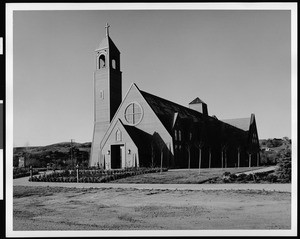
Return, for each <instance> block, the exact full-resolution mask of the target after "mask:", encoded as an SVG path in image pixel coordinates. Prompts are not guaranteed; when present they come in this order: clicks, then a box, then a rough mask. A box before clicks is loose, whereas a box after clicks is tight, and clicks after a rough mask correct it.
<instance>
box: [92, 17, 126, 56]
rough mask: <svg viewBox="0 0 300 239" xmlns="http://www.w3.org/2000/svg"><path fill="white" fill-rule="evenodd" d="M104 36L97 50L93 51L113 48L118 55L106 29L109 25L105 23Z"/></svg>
mask: <svg viewBox="0 0 300 239" xmlns="http://www.w3.org/2000/svg"><path fill="white" fill-rule="evenodd" d="M105 28H106V36H105V38H103V40H102V41H101V42H100V44H99V46H98V47H97V49H96V50H95V51H98V50H102V49H106V48H114V49H116V50H117V51H118V52H119V53H120V51H119V50H118V48H117V47H116V45H115V43H114V42H113V41H112V39H111V38H110V37H109V32H108V28H109V25H108V24H107V23H106V26H105Z"/></svg>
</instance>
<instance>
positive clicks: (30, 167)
mask: <svg viewBox="0 0 300 239" xmlns="http://www.w3.org/2000/svg"><path fill="white" fill-rule="evenodd" d="M30 179H31V181H32V166H30Z"/></svg>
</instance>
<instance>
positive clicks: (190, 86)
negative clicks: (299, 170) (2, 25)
mask: <svg viewBox="0 0 300 239" xmlns="http://www.w3.org/2000/svg"><path fill="white" fill-rule="evenodd" d="M106 22H108V23H109V25H110V29H109V34H110V37H111V39H112V40H113V41H114V43H115V44H116V46H117V47H118V49H119V50H120V52H121V63H120V64H121V71H122V82H123V89H122V93H123V97H124V95H125V93H126V92H127V90H128V88H129V87H130V85H131V83H136V84H137V86H138V87H139V88H140V89H141V90H143V91H146V92H149V93H151V94H154V95H157V96H160V97H162V98H165V99H168V100H171V101H174V102H176V103H179V104H181V105H184V106H188V103H189V102H191V101H192V100H193V99H195V98H196V97H199V98H200V99H201V100H203V101H204V102H206V103H207V105H208V113H209V115H216V116H217V118H218V119H221V120H222V119H231V118H245V117H250V115H251V113H254V114H255V117H256V123H257V129H258V136H259V138H260V139H267V138H282V137H285V136H286V137H291V14H290V11H288V10H89V11H64V10H61V11H14V15H13V145H14V147H18V146H42V145H49V144H54V143H59V142H66V141H70V140H71V139H73V140H74V141H75V142H80V143H83V142H91V141H92V135H93V114H94V112H93V72H94V70H95V67H96V64H95V59H96V58H95V49H96V48H97V46H98V45H99V43H100V42H101V40H102V39H103V38H104V37H105V24H106Z"/></svg>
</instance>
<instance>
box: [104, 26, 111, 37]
mask: <svg viewBox="0 0 300 239" xmlns="http://www.w3.org/2000/svg"><path fill="white" fill-rule="evenodd" d="M109 27H110V25H108V23H106V25H105V32H106V36H109Z"/></svg>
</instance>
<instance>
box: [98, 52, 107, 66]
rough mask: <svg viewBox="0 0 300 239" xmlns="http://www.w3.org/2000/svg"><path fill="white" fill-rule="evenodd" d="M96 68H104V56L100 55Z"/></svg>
mask: <svg viewBox="0 0 300 239" xmlns="http://www.w3.org/2000/svg"><path fill="white" fill-rule="evenodd" d="M98 67H99V68H98V69H102V68H104V67H106V65H105V55H104V54H101V55H100V57H99V66H98Z"/></svg>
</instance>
